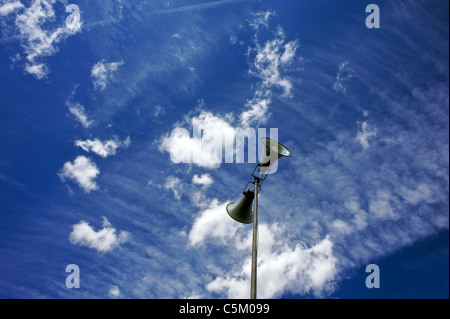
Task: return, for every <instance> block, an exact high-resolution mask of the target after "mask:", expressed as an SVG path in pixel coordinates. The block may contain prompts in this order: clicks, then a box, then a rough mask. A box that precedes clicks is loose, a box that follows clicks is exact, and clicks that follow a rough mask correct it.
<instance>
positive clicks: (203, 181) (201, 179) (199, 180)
mask: <svg viewBox="0 0 450 319" xmlns="http://www.w3.org/2000/svg"><path fill="white" fill-rule="evenodd" d="M192 183H194V184H198V185H202V186H203V187H204V188H208V186H210V185H211V184H212V183H213V179H212V177H211V175H209V174H203V175H201V176H198V175H194V177H193V178H192Z"/></svg>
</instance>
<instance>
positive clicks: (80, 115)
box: [66, 100, 93, 128]
mask: <svg viewBox="0 0 450 319" xmlns="http://www.w3.org/2000/svg"><path fill="white" fill-rule="evenodd" d="M66 105H67V106H68V107H69V112H70V113H71V114H72V115H74V116H75V118H76V120H77V121H78V122H80V123H81V124H82V125H83V126H84V127H86V128H87V127H89V126H90V125H91V124H92V123H93V121H91V120H89V119H88V117H87V115H86V110H85V109H84V106H83V105H81V104H80V103H73V102H70V101H69V100H68V101H67V102H66Z"/></svg>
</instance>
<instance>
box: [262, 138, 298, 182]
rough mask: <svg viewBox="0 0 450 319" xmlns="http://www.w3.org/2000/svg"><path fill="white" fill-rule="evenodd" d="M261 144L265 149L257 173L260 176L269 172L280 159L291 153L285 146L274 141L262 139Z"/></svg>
mask: <svg viewBox="0 0 450 319" xmlns="http://www.w3.org/2000/svg"><path fill="white" fill-rule="evenodd" d="M261 142H262V143H263V144H264V146H265V147H266V149H265V150H264V152H263V158H262V160H261V163H259V172H260V173H261V174H266V173H267V172H268V171H269V170H270V167H271V166H272V165H273V164H274V163H275V162H276V161H278V160H279V159H280V158H282V157H290V156H291V151H289V150H288V149H287V147H286V146H284V145H283V144H281V143H278V142H277V141H275V140H272V139H270V138H268V137H263V138H262V139H261Z"/></svg>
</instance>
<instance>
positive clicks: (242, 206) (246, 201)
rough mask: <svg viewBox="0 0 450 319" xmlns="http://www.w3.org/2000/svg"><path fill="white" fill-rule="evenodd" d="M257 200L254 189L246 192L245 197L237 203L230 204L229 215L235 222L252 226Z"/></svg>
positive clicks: (228, 206)
mask: <svg viewBox="0 0 450 319" xmlns="http://www.w3.org/2000/svg"><path fill="white" fill-rule="evenodd" d="M254 198H255V193H254V192H253V190H252V189H249V190H247V191H246V192H244V195H242V197H241V198H240V199H239V200H238V201H237V202H233V203H229V204H228V205H227V213H228V215H230V217H231V218H233V219H234V220H236V221H238V222H240V223H243V224H250V223H252V222H253V211H252V206H253V199H254Z"/></svg>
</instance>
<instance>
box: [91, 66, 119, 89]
mask: <svg viewBox="0 0 450 319" xmlns="http://www.w3.org/2000/svg"><path fill="white" fill-rule="evenodd" d="M122 64H124V61H123V60H121V61H118V62H110V63H108V62H106V61H105V60H102V61H100V62H98V63H96V64H95V65H94V66H93V67H92V70H91V78H92V81H93V83H94V87H95V89H96V90H101V91H102V90H104V89H106V85H107V83H108V81H109V80H110V79H111V78H112V73H113V72H115V71H117V69H118V67H119V66H121V65H122Z"/></svg>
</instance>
